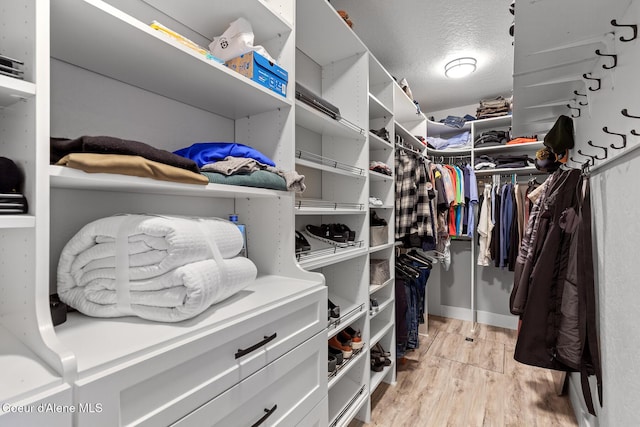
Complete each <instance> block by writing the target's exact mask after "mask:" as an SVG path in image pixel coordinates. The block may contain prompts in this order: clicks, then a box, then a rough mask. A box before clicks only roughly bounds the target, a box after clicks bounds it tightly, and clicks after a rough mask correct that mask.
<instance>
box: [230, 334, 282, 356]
mask: <svg viewBox="0 0 640 427" xmlns="http://www.w3.org/2000/svg"><path fill="white" fill-rule="evenodd" d="M277 336H278V334H277V332H274V333H273V335H271V336H269V337H264V339H263V340H262V341H260V342H259V343H258V344H254V345H252V346H251V347H249V348H245V349H241V348H239V349H238V352H237V353H236V359H238V358H240V357H242V356H244V355H245V354H249V353H251V352H252V351H255V350H257V349H259V348H260V347H262V346H263V345H265V344H267V343H268V342H270V341H273V340H274V339H276V337H277Z"/></svg>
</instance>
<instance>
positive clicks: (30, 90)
mask: <svg viewBox="0 0 640 427" xmlns="http://www.w3.org/2000/svg"><path fill="white" fill-rule="evenodd" d="M35 94H36V85H35V84H33V83H31V82H27V81H24V80H20V79H16V78H14V77H9V76H5V75H0V108H4V107H8V106H10V105H12V104H15V103H16V102H18V101H21V100H23V99H28V98H31V97H32V96H34V95H35Z"/></svg>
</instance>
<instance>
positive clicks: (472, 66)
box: [444, 57, 478, 79]
mask: <svg viewBox="0 0 640 427" xmlns="http://www.w3.org/2000/svg"><path fill="white" fill-rule="evenodd" d="M477 62H478V61H476V59H475V58H471V57H464V58H457V59H454V60H453V61H450V62H448V63H447V65H445V66H444V75H445V76H447V77H449V78H450V79H459V78H460V77H464V76H468V75H469V74H471V73H473V72H474V71H475V70H476V64H477Z"/></svg>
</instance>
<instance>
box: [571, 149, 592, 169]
mask: <svg viewBox="0 0 640 427" xmlns="http://www.w3.org/2000/svg"><path fill="white" fill-rule="evenodd" d="M578 154H580V155H581V156H584V154H582V153H581V152H580V150H578ZM585 157H591V156H585ZM569 159H571V161H572V162H574V163H577V164H579V165H581V166H584V165H585V164H586V165H587V166H591V165H592V164H595V163H592V162H593V158H590V159H589V160H587V161H586V162H584V163H582V162H579V161H577V160H575V159H574V158H573V156H571V157H569Z"/></svg>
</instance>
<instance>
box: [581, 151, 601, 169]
mask: <svg viewBox="0 0 640 427" xmlns="http://www.w3.org/2000/svg"><path fill="white" fill-rule="evenodd" d="M578 154H580V155H581V156H585V157H590V158H591V164H594V165H595V164H596V160H601V159H599V158H598V156H592V155H591V154H586V153H583V152H582V150H580V149H578Z"/></svg>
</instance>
